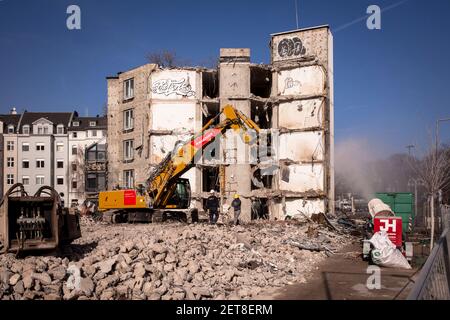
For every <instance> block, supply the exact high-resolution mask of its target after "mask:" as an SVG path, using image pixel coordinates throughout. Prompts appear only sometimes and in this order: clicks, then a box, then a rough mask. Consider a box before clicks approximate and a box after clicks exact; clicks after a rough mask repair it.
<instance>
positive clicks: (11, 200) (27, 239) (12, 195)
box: [0, 183, 81, 253]
mask: <svg viewBox="0 0 450 320" xmlns="http://www.w3.org/2000/svg"><path fill="white" fill-rule="evenodd" d="M79 237H81V230H80V219H79V215H78V214H77V213H75V212H73V213H71V212H69V210H68V209H67V208H63V207H62V204H61V198H60V196H59V194H58V193H57V192H56V190H55V189H53V188H52V187H49V186H43V187H41V188H40V189H39V190H38V191H37V192H36V193H35V194H34V195H33V196H29V195H28V194H27V192H26V191H25V189H24V187H23V185H22V184H21V183H17V184H15V185H13V186H12V187H11V188H10V189H9V190H8V191H7V192H6V193H5V195H4V196H3V199H2V200H1V202H0V253H3V252H7V251H10V252H19V251H29V250H51V249H56V248H57V247H58V246H59V245H60V244H63V243H70V242H71V241H73V240H75V239H77V238H79Z"/></svg>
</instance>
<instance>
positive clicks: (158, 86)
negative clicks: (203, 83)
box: [152, 78, 195, 97]
mask: <svg viewBox="0 0 450 320" xmlns="http://www.w3.org/2000/svg"><path fill="white" fill-rule="evenodd" d="M152 92H153V93H155V94H163V95H165V96H169V95H171V94H176V95H179V96H183V97H192V96H195V91H194V90H192V87H191V84H190V83H189V80H188V79H186V78H184V79H181V80H175V79H161V80H158V81H155V83H153V85H152Z"/></svg>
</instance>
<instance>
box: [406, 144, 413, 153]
mask: <svg viewBox="0 0 450 320" xmlns="http://www.w3.org/2000/svg"><path fill="white" fill-rule="evenodd" d="M414 147H415V146H414V145H413V144H410V145H409V146H406V149H408V155H409V156H411V149H412V148H414Z"/></svg>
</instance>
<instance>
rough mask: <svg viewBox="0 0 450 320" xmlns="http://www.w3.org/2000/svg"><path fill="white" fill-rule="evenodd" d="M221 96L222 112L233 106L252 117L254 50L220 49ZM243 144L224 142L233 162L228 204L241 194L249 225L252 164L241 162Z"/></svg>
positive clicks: (228, 179) (227, 185)
mask: <svg viewBox="0 0 450 320" xmlns="http://www.w3.org/2000/svg"><path fill="white" fill-rule="evenodd" d="M219 95H220V106H221V108H223V107H224V106H225V105H226V104H231V105H233V106H234V108H236V109H237V110H239V111H241V112H242V113H243V114H245V115H246V116H247V117H250V113H251V106H250V100H248V97H249V96H250V49H220V71H219ZM236 98H237V100H236ZM238 139H239V138H238ZM239 143H240V141H237V143H232V142H231V141H226V143H225V141H222V152H224V153H225V155H226V157H227V159H226V160H227V161H228V162H229V160H230V158H231V159H233V160H232V163H231V164H230V165H229V166H227V168H226V170H225V197H226V198H225V202H226V203H228V204H231V201H232V200H233V195H234V194H235V193H238V194H239V195H240V198H241V201H242V210H241V220H242V221H244V222H248V221H250V220H251V201H250V193H251V167H250V164H249V163H248V162H246V163H241V161H239V156H238V154H237V153H238V152H237V151H238V144H239ZM239 150H241V149H239Z"/></svg>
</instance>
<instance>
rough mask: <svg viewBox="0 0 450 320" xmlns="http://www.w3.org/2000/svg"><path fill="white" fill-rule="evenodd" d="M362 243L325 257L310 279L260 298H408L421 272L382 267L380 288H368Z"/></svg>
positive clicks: (366, 264) (367, 275) (415, 269)
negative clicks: (327, 257) (362, 255)
mask: <svg viewBox="0 0 450 320" xmlns="http://www.w3.org/2000/svg"><path fill="white" fill-rule="evenodd" d="M360 252H361V246H360V245H359V244H353V245H351V246H349V247H347V248H345V249H344V250H343V251H342V253H341V254H336V255H334V256H332V257H330V258H329V259H327V260H326V261H324V262H323V263H322V264H321V265H319V268H318V270H317V271H316V272H314V274H312V275H311V276H310V277H309V279H308V281H307V283H305V284H294V285H291V286H287V287H285V288H283V289H278V290H276V291H272V292H268V293H267V294H265V295H264V296H262V295H261V296H260V297H259V299H277V300H278V299H281V300H393V299H400V300H402V299H405V298H406V297H407V296H408V293H409V291H410V290H411V288H412V285H413V281H414V279H416V278H417V276H418V274H419V272H417V270H418V269H417V268H414V267H413V269H412V270H401V269H390V268H381V289H378V290H376V289H374V290H369V289H368V288H367V286H366V283H367V279H368V277H369V276H370V274H367V273H366V272H367V266H368V263H367V262H366V261H363V260H362V259H361V257H360V256H358V254H359V253H360Z"/></svg>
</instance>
